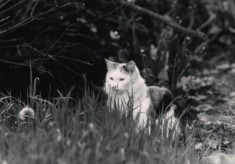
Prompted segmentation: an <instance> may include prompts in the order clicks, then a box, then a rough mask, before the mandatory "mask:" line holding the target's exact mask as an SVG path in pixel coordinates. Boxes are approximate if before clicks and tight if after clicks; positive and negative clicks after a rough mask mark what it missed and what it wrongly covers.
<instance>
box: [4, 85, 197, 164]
mask: <svg viewBox="0 0 235 164" xmlns="http://www.w3.org/2000/svg"><path fill="white" fill-rule="evenodd" d="M31 84H32V86H31V87H30V89H29V90H30V91H29V92H28V100H27V101H28V102H26V103H24V102H21V100H19V99H16V98H14V97H12V96H10V95H8V96H7V95H1V98H0V104H1V110H0V111H1V112H0V114H1V115H0V118H1V126H0V159H1V161H4V162H6V163H11V164H17V163H20V164H22V163H24V164H27V163H30V164H34V163H35V164H36V163H50V164H51V163H59V164H65V163H69V164H73V163H79V164H88V163H91V164H96V163H97V164H99V163H102V164H110V163H134V164H144V163H147V164H151V163H159V164H161V163H162V164H165V163H167V164H184V163H185V164H189V163H193V164H197V163H200V155H199V154H198V153H197V152H196V151H195V150H194V147H192V145H193V144H192V139H189V140H188V141H187V140H186V144H180V141H178V140H177V141H173V140H172V138H171V137H169V138H166V137H162V136H161V135H159V134H158V133H154V134H147V133H145V132H144V131H140V132H138V133H137V132H136V131H135V127H134V124H133V122H132V121H131V119H130V118H129V117H125V116H122V115H120V113H119V112H118V111H111V110H108V108H107V107H106V105H105V103H104V102H105V100H104V99H103V97H102V95H101V94H100V95H98V96H97V95H96V94H95V92H93V91H92V89H89V88H87V89H85V91H84V92H83V96H82V97H81V98H79V99H74V98H72V97H71V96H70V95H71V92H72V90H71V91H70V92H69V93H68V94H67V95H65V96H64V95H62V94H60V96H59V97H56V98H51V99H43V98H42V97H41V96H40V94H37V93H38V91H37V90H36V89H37V88H36V86H34V85H36V80H35V82H34V83H31ZM102 100H103V102H102ZM26 104H28V105H29V106H30V107H32V108H33V109H34V110H35V117H34V118H30V117H29V118H28V119H27V120H26V121H22V120H20V119H19V118H18V113H19V111H20V110H21V109H22V108H23V107H24V106H25V105H26ZM173 142H174V143H173Z"/></svg>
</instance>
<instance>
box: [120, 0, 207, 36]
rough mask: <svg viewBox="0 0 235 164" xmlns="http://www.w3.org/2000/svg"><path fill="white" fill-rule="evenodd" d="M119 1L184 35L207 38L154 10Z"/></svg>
mask: <svg viewBox="0 0 235 164" xmlns="http://www.w3.org/2000/svg"><path fill="white" fill-rule="evenodd" d="M120 3H121V4H122V5H124V6H126V7H129V8H131V9H133V10H136V11H139V12H142V13H144V14H146V15H149V16H151V17H153V18H155V19H157V20H159V21H161V22H163V23H165V24H167V25H169V26H171V27H172V28H174V29H175V30H177V31H179V32H182V33H184V34H186V35H189V36H193V37H196V38H200V39H202V40H207V38H208V37H207V35H206V34H204V33H202V32H200V31H195V30H190V29H187V28H185V27H183V26H180V25H179V24H177V23H175V22H173V21H171V20H169V19H167V18H166V17H164V16H162V15H159V14H157V13H154V12H152V11H150V10H148V9H145V8H143V7H140V6H137V5H135V4H133V3H128V2H125V1H123V0H121V1H120Z"/></svg>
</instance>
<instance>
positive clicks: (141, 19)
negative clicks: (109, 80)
mask: <svg viewBox="0 0 235 164" xmlns="http://www.w3.org/2000/svg"><path fill="white" fill-rule="evenodd" d="M135 4H137V5H139V6H142V7H145V8H146V9H149V10H151V11H154V12H156V13H159V14H161V15H164V16H165V17H166V18H169V19H171V20H172V21H174V22H176V23H178V24H180V25H182V26H183V27H186V28H190V29H195V30H202V31H203V32H205V33H207V34H208V35H209V38H210V39H209V40H207V41H202V40H200V39H197V38H193V37H190V36H185V34H183V33H179V32H177V31H175V30H174V29H173V28H171V27H169V26H166V25H165V24H163V23H161V22H159V21H157V20H155V19H153V18H151V17H149V16H147V15H145V14H142V13H140V12H137V11H134V10H131V9H130V8H126V7H125V6H123V5H121V4H120V3H119V1H116V0H99V1H92V0H80V1H75V0H67V1H65V0H57V1H45V0H35V1H31V0H20V1H16V0H4V1H1V2H0V9H1V12H0V22H1V26H0V51H1V57H0V62H1V66H0V67H1V71H0V86H1V91H4V90H12V92H13V93H14V92H15V93H19V91H22V90H25V88H26V87H27V86H28V85H29V66H30V65H31V66H32V68H33V76H35V77H36V76H38V77H40V84H39V85H40V86H39V87H41V89H42V92H43V93H44V94H45V95H47V94H48V92H49V90H52V91H51V92H52V93H54V92H55V89H57V88H59V89H60V90H62V91H66V90H68V89H69V87H71V86H73V85H76V86H80V87H81V88H83V85H84V81H86V82H88V83H89V84H95V85H98V86H102V84H103V79H104V75H105V64H104V61H103V59H104V58H112V59H113V60H116V61H119V62H125V61H128V60H131V59H132V60H135V61H136V63H137V65H138V67H139V68H140V69H141V70H142V73H143V76H144V77H145V78H146V79H147V83H148V84H151V85H153V84H156V83H158V84H164V83H165V82H169V85H170V87H171V88H173V89H176V82H177V81H178V80H179V79H180V77H181V76H182V75H183V74H190V71H188V70H189V69H187V68H191V67H193V66H195V65H197V64H198V63H200V61H201V60H202V59H204V58H205V59H210V58H211V55H216V51H218V50H221V49H227V51H226V52H227V54H228V55H230V56H231V54H232V53H233V51H234V48H233V46H232V45H233V42H234V31H235V30H234V28H233V27H234V18H235V15H234V12H233V10H232V9H233V8H234V2H232V1H223V2H222V1H218V0H213V1H208V0H199V1H198V0H190V1H183V0H168V1H164V2H163V1H145V0H137V1H135ZM206 47H208V48H206ZM205 50H208V51H207V52H209V53H205V52H206V51H205ZM227 57H228V56H227ZM233 60H234V58H233ZM51 88H52V89H51Z"/></svg>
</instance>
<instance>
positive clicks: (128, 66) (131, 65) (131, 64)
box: [123, 60, 135, 72]
mask: <svg viewBox="0 0 235 164" xmlns="http://www.w3.org/2000/svg"><path fill="white" fill-rule="evenodd" d="M123 68H124V69H125V70H126V71H128V72H133V71H134V70H135V62H134V61H133V60H131V61H129V62H128V63H126V65H124V66H123Z"/></svg>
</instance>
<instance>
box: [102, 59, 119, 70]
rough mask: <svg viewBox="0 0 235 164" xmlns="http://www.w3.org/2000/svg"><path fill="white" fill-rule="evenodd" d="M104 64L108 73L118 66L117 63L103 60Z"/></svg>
mask: <svg viewBox="0 0 235 164" xmlns="http://www.w3.org/2000/svg"><path fill="white" fill-rule="evenodd" d="M105 62H106V65H107V69H108V71H110V70H112V69H116V68H117V66H118V63H116V62H112V61H110V60H107V59H105Z"/></svg>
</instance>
